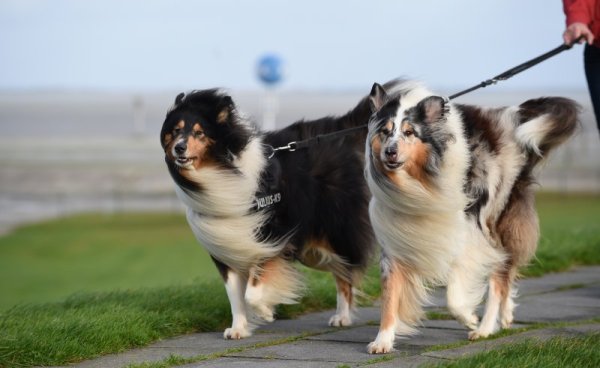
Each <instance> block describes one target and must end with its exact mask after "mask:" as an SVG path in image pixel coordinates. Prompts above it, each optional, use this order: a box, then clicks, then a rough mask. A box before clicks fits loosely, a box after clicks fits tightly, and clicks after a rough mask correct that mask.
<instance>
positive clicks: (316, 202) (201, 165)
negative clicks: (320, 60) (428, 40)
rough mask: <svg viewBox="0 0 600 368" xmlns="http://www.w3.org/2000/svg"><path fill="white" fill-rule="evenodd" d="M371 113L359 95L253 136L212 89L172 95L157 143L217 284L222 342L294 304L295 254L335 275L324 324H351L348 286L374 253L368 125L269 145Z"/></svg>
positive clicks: (351, 123)
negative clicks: (339, 111) (347, 105)
mask: <svg viewBox="0 0 600 368" xmlns="http://www.w3.org/2000/svg"><path fill="white" fill-rule="evenodd" d="M370 115H371V109H370V105H369V99H368V98H364V99H362V100H361V101H360V102H359V103H358V105H357V106H356V107H355V108H354V109H352V110H351V111H349V112H348V113H347V114H345V115H343V116H340V117H325V118H322V119H318V120H315V121H300V122H297V123H295V124H293V125H291V126H289V127H287V128H285V129H282V130H278V131H272V132H260V131H258V130H257V129H256V127H255V126H254V125H253V124H251V123H250V122H249V121H248V119H245V118H244V117H242V116H241V115H240V114H239V112H238V111H237V110H236V108H235V105H234V103H233V101H232V99H231V97H229V96H227V95H225V94H223V93H222V92H220V91H218V90H202V91H194V92H192V93H190V94H188V95H184V94H180V95H179V96H177V98H176V101H175V104H174V106H173V107H172V108H171V109H170V111H169V112H168V113H167V116H166V119H165V122H164V124H163V127H162V131H161V136H160V139H161V144H162V147H163V149H164V151H165V160H166V163H167V167H168V169H169V172H170V174H171V176H172V178H173V180H174V181H175V184H176V191H177V194H178V196H179V198H180V199H181V200H182V201H183V203H185V205H186V206H187V219H188V223H189V225H190V227H191V229H192V231H193V232H194V234H195V235H196V237H197V239H198V241H199V242H200V243H201V244H202V245H203V246H204V247H205V248H206V250H207V251H208V252H209V253H210V255H211V256H212V258H213V260H214V262H215V264H216V265H217V267H218V269H219V271H220V273H221V275H222V277H223V280H224V281H225V288H226V291H227V295H228V297H229V301H230V303H231V311H232V315H233V322H232V326H231V328H228V329H226V330H225V333H224V337H225V338H227V339H239V338H243V337H246V336H249V335H250V334H251V333H252V329H253V327H255V324H256V322H257V321H258V322H260V321H261V320H262V321H271V320H273V317H274V316H273V313H274V307H275V306H276V305H277V304H280V303H293V302H295V301H296V300H297V298H298V296H299V292H300V291H301V288H302V278H301V277H300V274H299V272H298V271H296V269H295V268H294V266H293V265H292V262H291V261H293V260H299V261H300V262H302V263H303V264H305V265H307V266H309V267H313V268H316V269H320V270H325V271H329V272H332V273H333V275H334V277H335V280H336V285H337V311H336V313H335V315H334V316H333V317H331V319H330V321H329V324H330V325H332V326H347V325H350V324H351V323H352V317H351V310H352V305H353V300H354V297H353V296H354V294H353V293H354V286H355V285H356V283H357V282H358V281H359V280H360V277H361V275H362V274H363V272H364V270H365V268H366V266H367V264H368V262H369V259H370V256H371V255H372V253H373V250H374V237H373V233H372V228H371V225H370V221H369V217H368V203H369V198H370V194H369V191H368V188H367V185H366V182H365V179H364V174H363V172H364V141H365V139H366V134H367V129H366V128H364V129H359V130H356V132H353V133H352V134H349V135H345V136H343V137H340V138H337V139H335V140H329V141H328V142H326V144H318V145H314V146H312V147H310V148H308V149H299V150H297V151H294V152H289V151H280V152H277V153H276V154H274V151H273V147H280V146H285V145H287V144H288V143H289V142H292V141H302V140H305V139H308V138H311V137H315V136H317V135H320V134H326V133H331V132H334V131H339V130H342V129H346V128H352V127H357V126H360V125H364V124H365V123H366V122H367V121H368V119H369V116H370ZM273 154H274V156H273ZM271 156H273V157H271ZM255 317H258V318H255Z"/></svg>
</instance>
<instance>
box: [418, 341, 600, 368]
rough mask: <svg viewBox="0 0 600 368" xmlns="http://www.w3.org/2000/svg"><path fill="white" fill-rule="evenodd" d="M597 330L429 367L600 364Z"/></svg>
mask: <svg viewBox="0 0 600 368" xmlns="http://www.w3.org/2000/svg"><path fill="white" fill-rule="evenodd" d="M599 339H600V334H588V335H583V336H578V337H573V338H566V337H555V338H552V339H550V340H547V341H539V340H536V339H531V340H528V341H524V342H519V343H515V344H511V345H510V346H503V347H500V348H499V349H495V350H490V351H486V352H483V353H479V354H476V355H474V356H472V357H468V358H463V359H459V360H457V361H454V362H451V363H444V364H439V365H435V366H433V365H432V366H430V367H436V368H455V367H456V368H495V367H498V368H504V367H544V368H563V367H581V368H583V367H590V368H596V367H600V349H598V341H599Z"/></svg>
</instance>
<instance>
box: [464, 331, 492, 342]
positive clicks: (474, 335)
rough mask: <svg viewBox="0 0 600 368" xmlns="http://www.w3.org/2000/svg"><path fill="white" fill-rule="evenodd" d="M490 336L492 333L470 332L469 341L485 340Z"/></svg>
mask: <svg viewBox="0 0 600 368" xmlns="http://www.w3.org/2000/svg"><path fill="white" fill-rule="evenodd" d="M488 336H490V333H488V332H485V331H481V330H473V331H470V332H469V340H471V341H475V340H478V339H483V338H486V337H488Z"/></svg>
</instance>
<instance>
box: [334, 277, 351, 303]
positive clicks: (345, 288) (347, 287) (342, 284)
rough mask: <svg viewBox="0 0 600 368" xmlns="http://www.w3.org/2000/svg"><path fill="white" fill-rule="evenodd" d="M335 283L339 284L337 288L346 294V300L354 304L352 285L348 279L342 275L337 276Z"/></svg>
mask: <svg viewBox="0 0 600 368" xmlns="http://www.w3.org/2000/svg"><path fill="white" fill-rule="evenodd" d="M335 283H336V285H337V289H338V290H339V291H340V292H341V294H342V295H343V296H344V299H346V302H347V303H348V305H352V303H353V294H352V285H351V284H350V283H349V282H348V281H346V280H344V279H342V278H340V277H336V278H335Z"/></svg>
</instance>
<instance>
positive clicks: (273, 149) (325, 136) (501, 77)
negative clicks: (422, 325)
mask: <svg viewBox="0 0 600 368" xmlns="http://www.w3.org/2000/svg"><path fill="white" fill-rule="evenodd" d="M583 38H584V37H583V36H581V37H579V38H578V39H577V40H575V41H574V42H573V43H571V44H570V45H567V44H562V45H560V46H558V47H556V48H554V49H552V50H550V51H548V52H546V53H544V54H542V55H540V56H537V57H535V58H533V59H531V60H528V61H526V62H524V63H523V64H519V65H517V66H515V67H514V68H511V69H509V70H507V71H505V72H504V73H501V74H498V75H497V76H495V77H493V78H491V79H488V80H485V81H483V82H481V83H479V84H476V85H474V86H473V87H470V88H467V89H465V90H463V91H460V92H457V93H455V94H453V95H451V96H449V97H448V100H453V99H455V98H457V97H460V96H462V95H465V94H467V93H469V92H473V91H475V90H477V89H479V88H485V87H487V86H489V85H492V84H496V83H498V82H499V81H505V80H507V79H509V78H511V77H514V76H515V75H517V74H519V73H521V72H523V71H525V70H527V69H529V68H531V67H532V66H535V65H537V64H539V63H541V62H542V61H545V60H547V59H550V58H551V57H553V56H555V55H558V54H560V53H561V52H563V51H565V50H569V49H571V48H572V47H573V45H574V44H575V43H578V42H579V41H581V40H582V39H583ZM367 126H368V124H365V125H361V126H357V127H354V128H348V129H343V130H339V131H337V132H333V133H327V134H321V135H318V136H316V137H313V138H309V139H305V140H303V141H298V142H289V143H288V144H287V145H286V146H281V147H271V146H268V147H269V148H270V149H271V152H270V153H269V155H268V158H271V157H273V156H274V155H275V154H276V153H277V152H278V151H289V152H294V151H295V150H297V149H301V148H306V147H309V146H311V145H313V144H319V143H320V142H321V141H324V140H328V139H331V138H335V137H337V136H341V135H346V134H350V133H353V132H355V131H358V130H361V129H364V128H366V127H367Z"/></svg>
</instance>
